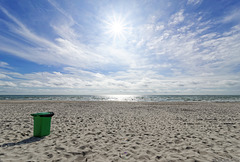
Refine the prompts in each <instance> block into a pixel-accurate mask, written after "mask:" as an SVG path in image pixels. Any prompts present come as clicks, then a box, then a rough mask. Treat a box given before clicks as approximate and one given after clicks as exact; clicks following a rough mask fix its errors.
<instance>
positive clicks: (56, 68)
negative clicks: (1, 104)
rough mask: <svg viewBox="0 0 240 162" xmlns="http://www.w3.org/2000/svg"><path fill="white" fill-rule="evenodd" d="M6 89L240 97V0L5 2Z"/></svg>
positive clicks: (0, 55) (0, 3)
mask: <svg viewBox="0 0 240 162" xmlns="http://www.w3.org/2000/svg"><path fill="white" fill-rule="evenodd" d="M0 94H1V95H10V94H12V95H27V94H29V95H31V94H32V95H101V94H108V95H109V94H127V95H129V94H134V95H240V1H239V0H181V1H179V0H126V1H125V0H119V1H117V0H112V1H110V0H86V1H84V0H81V1H79V0H37V1H36V0H21V1H19V0H0Z"/></svg>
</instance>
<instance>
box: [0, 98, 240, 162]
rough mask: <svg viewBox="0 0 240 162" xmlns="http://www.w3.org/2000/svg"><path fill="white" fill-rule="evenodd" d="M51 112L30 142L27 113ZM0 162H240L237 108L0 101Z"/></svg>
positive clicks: (230, 105)
mask: <svg viewBox="0 0 240 162" xmlns="http://www.w3.org/2000/svg"><path fill="white" fill-rule="evenodd" d="M44 111H52V112H54V113H55V115H54V116H53V117H52V124H51V134H50V135H49V136H46V137H44V138H36V137H33V118H32V116H31V115H30V114H31V113H37V112H44ZM0 112H1V113H0V161H3V162H5V161H80V162H81V161H84V162H86V161H87V162H111V161H112V162H115V161H130V162H131V161H133V162H135V161H136V162H139V161H144V162H145V161H146V162H148V161H150V162H155V161H162V162H164V161H166V162H167V161H184V162H185V161H188V162H196V161H200V162H206V161H212V162H239V161H240V103H239V102H236V103H211V102H159V103H152V102H74V101H68V102H67V101H0Z"/></svg>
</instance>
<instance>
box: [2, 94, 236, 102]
mask: <svg viewBox="0 0 240 162" xmlns="http://www.w3.org/2000/svg"><path fill="white" fill-rule="evenodd" d="M0 100H40V101H126V102H240V95H0Z"/></svg>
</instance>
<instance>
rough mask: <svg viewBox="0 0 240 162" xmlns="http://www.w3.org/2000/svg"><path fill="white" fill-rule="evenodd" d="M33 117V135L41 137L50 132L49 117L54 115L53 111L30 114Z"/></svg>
mask: <svg viewBox="0 0 240 162" xmlns="http://www.w3.org/2000/svg"><path fill="white" fill-rule="evenodd" d="M31 115H32V116H33V119H34V130H33V136H34V137H43V136H47V135H49V134H50V129H51V119H52V116H53V115H54V113H53V112H40V113H36V114H31Z"/></svg>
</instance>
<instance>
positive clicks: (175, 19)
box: [168, 9, 184, 25]
mask: <svg viewBox="0 0 240 162" xmlns="http://www.w3.org/2000/svg"><path fill="white" fill-rule="evenodd" d="M183 13H184V10H183V9H181V10H180V11H179V12H177V13H175V14H174V15H172V16H171V18H170V21H169V23H168V24H169V25H176V24H179V23H181V22H183V21H184V16H183Z"/></svg>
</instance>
